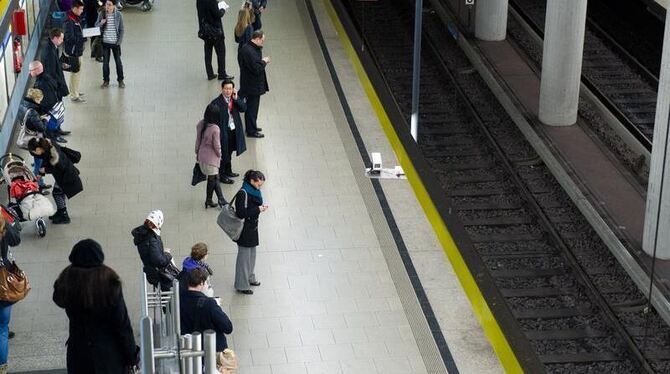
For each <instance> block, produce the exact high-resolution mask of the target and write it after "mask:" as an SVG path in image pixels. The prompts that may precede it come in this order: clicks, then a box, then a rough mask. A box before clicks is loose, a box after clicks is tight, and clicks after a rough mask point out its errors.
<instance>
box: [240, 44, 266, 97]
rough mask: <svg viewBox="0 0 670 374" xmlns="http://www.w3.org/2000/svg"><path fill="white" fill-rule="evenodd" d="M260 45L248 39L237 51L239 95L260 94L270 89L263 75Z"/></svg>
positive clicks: (263, 67) (263, 62) (263, 68)
mask: <svg viewBox="0 0 670 374" xmlns="http://www.w3.org/2000/svg"><path fill="white" fill-rule="evenodd" d="M261 49H262V47H259V46H257V45H256V44H254V42H252V41H250V42H249V43H247V44H246V45H244V46H243V47H242V48H240V50H239V52H238V53H237V62H238V63H239V65H240V92H239V94H240V96H243V97H245V96H254V95H262V94H264V93H266V92H268V91H269V90H270V88H269V87H268V79H267V77H266V76H265V65H267V64H266V63H265V61H263V53H262V51H261Z"/></svg>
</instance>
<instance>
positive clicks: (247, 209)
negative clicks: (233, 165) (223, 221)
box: [235, 170, 268, 295]
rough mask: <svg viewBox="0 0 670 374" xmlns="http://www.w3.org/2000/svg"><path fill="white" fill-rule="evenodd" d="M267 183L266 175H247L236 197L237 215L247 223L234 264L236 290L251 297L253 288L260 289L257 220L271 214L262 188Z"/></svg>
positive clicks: (238, 243) (239, 241) (248, 172)
mask: <svg viewBox="0 0 670 374" xmlns="http://www.w3.org/2000/svg"><path fill="white" fill-rule="evenodd" d="M263 183H265V175H263V173H261V172H260V171H258V170H248V171H247V172H246V173H244V182H242V188H241V189H240V191H239V192H238V193H237V195H235V213H236V214H237V216H238V217H239V218H242V219H244V226H243V227H242V234H240V237H239V239H237V261H236V264H235V289H236V290H237V292H239V293H243V294H245V295H251V294H253V293H254V291H252V290H251V287H250V286H260V285H261V282H259V281H258V280H256V274H254V268H255V267H256V246H258V216H260V214H261V213H262V212H265V211H266V210H268V206H267V205H264V204H263V195H261V190H260V188H261V186H262V185H263Z"/></svg>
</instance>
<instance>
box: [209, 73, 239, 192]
mask: <svg viewBox="0 0 670 374" xmlns="http://www.w3.org/2000/svg"><path fill="white" fill-rule="evenodd" d="M211 104H214V105H216V106H217V107H218V108H219V110H220V111H221V114H220V119H219V121H218V122H217V125H219V129H220V133H221V149H222V150H223V154H222V156H221V165H220V166H219V180H220V181H221V183H225V184H232V183H233V180H232V179H230V178H235V177H239V176H240V175H239V174H237V173H234V172H233V167H232V158H233V152H235V151H237V156H239V155H241V154H242V153H244V151H246V150H247V142H246V139H245V138H244V133H243V132H242V118H241V117H240V113H241V112H244V111H245V110H246V109H247V106H246V103H245V102H244V100H242V99H240V98H238V97H237V92H235V83H234V82H233V81H232V80H224V81H223V82H221V95H219V96H217V97H216V99H214V100H212V103H211ZM211 104H210V105H211Z"/></svg>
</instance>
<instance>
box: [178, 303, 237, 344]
mask: <svg viewBox="0 0 670 374" xmlns="http://www.w3.org/2000/svg"><path fill="white" fill-rule="evenodd" d="M180 297H181V300H180V301H179V302H180V306H179V311H180V318H181V333H182V334H190V333H192V332H194V331H199V332H203V331H205V330H214V331H215V332H216V351H217V352H223V350H224V349H226V348H228V341H227V340H226V335H225V334H230V333H232V332H233V323H232V322H230V319H229V318H228V316H227V315H226V313H224V312H223V310H222V309H221V307H220V306H218V305H217V304H216V301H215V300H214V299H213V298H211V297H207V296H205V295H204V294H203V293H202V292H198V291H189V290H187V291H186V292H184V293H182V294H181V296H180Z"/></svg>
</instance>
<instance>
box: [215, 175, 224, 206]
mask: <svg viewBox="0 0 670 374" xmlns="http://www.w3.org/2000/svg"><path fill="white" fill-rule="evenodd" d="M214 192H216V199H217V200H218V203H219V206H220V207H222V206H224V205H226V198H225V197H223V191H221V185H220V184H219V181H218V180H215V181H214Z"/></svg>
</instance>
